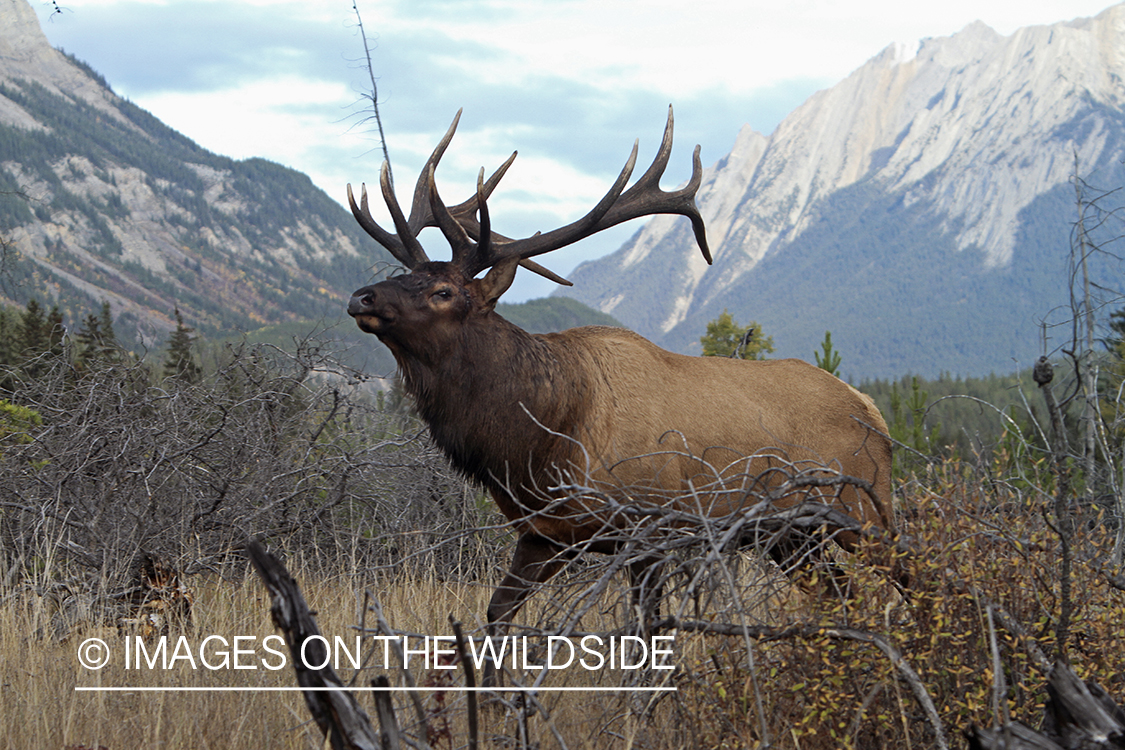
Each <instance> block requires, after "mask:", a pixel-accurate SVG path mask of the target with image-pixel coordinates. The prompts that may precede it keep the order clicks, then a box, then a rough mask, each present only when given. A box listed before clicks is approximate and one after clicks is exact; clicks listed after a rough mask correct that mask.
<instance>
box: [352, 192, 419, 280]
mask: <svg viewBox="0 0 1125 750" xmlns="http://www.w3.org/2000/svg"><path fill="white" fill-rule="evenodd" d="M361 190H362V192H361V194H360V204H359V205H358V206H357V205H356V203H355V196H354V195H353V194H352V186H351V183H348V205H349V206H351V209H352V216H354V217H355V220H356V221H357V222H359V225H360V226H361V227H363V229H364V231H365V232H367V233H368V234H369V235H371V238H372V239H374V240H375V241H376V242H378V243H379V244H380V245H382V246H383V247H385V248H386V249H387V250H388V251H389V252H390V254H391V255H393V256H394V258H395V260H397V261H398V262H399V263H402V264H403V265H404V266H406V267H407V268H414V266H416V265H417V264H418V263H424V262H425V261H426V257H425V256H426V254H425V253H422V255H421V258H418V257H417V256H416V255H415V254H414V253H412V252H411V251H410V250H408V249H407V246H406V245H405V244H404V243H403V241H402V240H401V239H399V238H398V237H396V236H395V235H393V234H391V233H390V232H388V231H387V230H385V229H383V228H382V227H381V226H379V225H378V224H377V223H376V222H375V219H374V218H372V216H371V210H370V209H369V208H368V207H367V185H361ZM419 249H421V248H419Z"/></svg>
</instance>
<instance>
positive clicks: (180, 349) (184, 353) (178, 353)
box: [164, 307, 202, 383]
mask: <svg viewBox="0 0 1125 750" xmlns="http://www.w3.org/2000/svg"><path fill="white" fill-rule="evenodd" d="M193 331H195V329H194V328H189V327H187V326H186V325H184V318H183V316H182V315H180V308H178V307H177V308H176V330H174V331H172V336H171V338H169V339H168V359H166V360H164V377H166V378H176V379H177V380H182V381H184V382H185V383H196V382H198V381H199V377H200V375H201V374H202V371H201V370H200V369H199V365H197V364H196V363H195V357H194V356H193V355H192V352H191V345H192V343H193V342H194V341H195V337H194V336H192V335H191V334H192V332H193Z"/></svg>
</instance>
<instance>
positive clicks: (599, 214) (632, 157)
mask: <svg viewBox="0 0 1125 750" xmlns="http://www.w3.org/2000/svg"><path fill="white" fill-rule="evenodd" d="M639 145H640V143H639V141H634V142H633V150H632V152H631V153H630V154H629V160H628V161H626V162H625V166H624V167H623V168H622V169H621V174H619V175H618V176H617V179H616V180H615V181H614V183H613V185H612V187H610V189H609V191H608V192H606V194H605V196H603V197H602V199H601V200H600V201H598V204H597V205H596V206H594V208H593V209H592V210H591V211H590V212H589V213H588V214H586V215H585V216H583V217H582V218H581V219H579V220H578V221H575V222H573V223H571V224H567V225H566V226H565V227H559V228H558V229H553V230H551V231H550V232H547V233H546V234H541V233H539V232H536V233H535V234H533V235H532V236H531V237H528V238H526V239H522V240H507V238H504V237H501V236H500V235H496V234H493V235H492V240H493V241H492V252H491V253H490V256H489V257H488V258H484V257H480V256H478V257H477V258H476V259H475V260H476V263H475V264H474V267H471V268H470V269H469V270H470V272H471V273H472V274H476V273H478V272H480V271H482V270H484V269H485V268H488V267H489V266H492V265H495V264H496V263H497V262H499V261H500V260H502V259H504V258H510V257H513V256H515V257H518V258H520V259H522V260H527V259H528V258H530V257H532V256H535V255H540V254H542V253H546V252H550V251H551V250H557V249H558V248H560V247H565V246H567V245H570V244H573V243H575V242H578V241H579V240H581V239H584V238H586V237H589V236H590V235H592V234H594V233H595V232H598V231H600V230H599V229H598V228H597V227H598V226H599V225H600V223H602V220H603V218H604V217H605V216H606V214H607V213H608V212H609V211H610V210H611V209H612V208H613V205H614V203H615V202H616V201H617V200H618V199H619V198H620V197H621V191H622V190H624V189H625V184H626V183H628V182H629V177H631V176H632V174H633V168H634V167H635V166H636V164H637V150H638V148H639ZM606 226H612V224H607V225H606ZM536 265H538V264H536ZM539 267H540V268H542V266H539ZM543 270H544V271H546V270H547V269H545V268H544V269H543ZM536 273H540V272H539V271H536ZM540 275H541V276H546V274H542V273H540ZM552 276H553V274H552ZM546 278H552V277H551V276H546ZM552 280H553V279H552Z"/></svg>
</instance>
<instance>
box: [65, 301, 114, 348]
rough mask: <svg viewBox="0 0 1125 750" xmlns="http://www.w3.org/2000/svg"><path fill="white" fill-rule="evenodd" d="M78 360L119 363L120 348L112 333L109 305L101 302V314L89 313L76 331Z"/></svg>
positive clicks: (111, 316) (111, 317)
mask: <svg viewBox="0 0 1125 750" xmlns="http://www.w3.org/2000/svg"><path fill="white" fill-rule="evenodd" d="M76 338H77V340H78V360H79V361H80V362H93V361H95V360H97V361H102V362H119V361H121V354H122V352H121V346H120V345H119V344H118V343H117V335H116V334H115V333H114V332H113V315H112V314H111V311H110V307H109V303H108V302H103V303H102V309H101V313H100V314H98V315H94V314H93V313H90V314H89V315H87V316H86V320H84V321H83V322H82V328H80V329H79V330H78V336H77V337H76Z"/></svg>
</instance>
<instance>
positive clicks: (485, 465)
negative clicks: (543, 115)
mask: <svg viewBox="0 0 1125 750" xmlns="http://www.w3.org/2000/svg"><path fill="white" fill-rule="evenodd" d="M459 118H460V112H458V115H457V118H455V119H454V120H453V124H452V125H451V126H450V128H449V130H448V131H447V132H446V134H445V136H444V137H443V138H442V140H441V142H440V143H439V144H438V146H437V148H436V149H435V150H434V152H433V154H432V155H431V156H430V158H429V160H428V161H427V162H426V164H425V166H424V167H423V169H422V174H421V176H420V177H419V179H418V182H417V185H416V186H415V189H414V199H413V204H412V206H411V210H410V216H409V217H407V216H405V215H404V214H403V212H402V209H401V208H400V206H399V204H398V201H397V199H396V198H395V194H394V191H393V188H392V185H391V180H390V172H389V167H388V165H387V164H386V163H384V164H383V168H382V172H381V176H380V184H381V188H382V193H383V198H384V200H385V201H386V204H387V208H388V209H389V211H390V215H391V218H392V220H393V221H394V228H395V230H396V232H395V233H394V234H392V233H390V232H388V231H387V230H385V229H383V228H382V227H380V226H379V225H378V224H377V223H376V222H375V221H374V220H373V219H372V217H371V213H370V211H369V210H368V206H367V191H366V187H365V188H364V189H363V193H362V198H361V200H360V203H359V205H356V202H355V199H354V196H353V195H352V189H351V185H349V186H348V200H349V203H350V205H351V209H352V212H353V213H354V214H355V217H356V219H357V220H358V221H359V223H360V224H361V225H362V226H363V228H364V229H365V230H366V231H367V232H368V233H369V234H370V235H371V236H372V237H373V238H374V239H375V240H376V241H377V242H378V243H379V244H380V245H382V246H383V247H385V248H386V249H387V250H389V251H390V252H391V254H392V255H393V256H394V257H395V258H396V259H397V260H398V261H399V262H400V263H402V264H403V265H404V266H406V267H407V268H408V269H409V270H410V273H408V274H405V275H401V276H396V277H393V278H389V279H386V280H384V281H381V282H379V283H377V284H373V285H371V286H366V287H363V288H362V289H360V290H358V291H357V292H356V293H355V294H354V295H353V296H352V298H351V301H350V302H349V304H348V313H349V314H350V315H352V316H353V317H354V318H355V321H356V324H357V325H358V326H359V327H360V329H362V330H364V331H366V332H368V333H373V334H375V335H376V336H377V337H378V338H379V340H380V341H382V342H383V343H384V344H386V346H387V347H388V348H389V349H390V350H391V352H392V353H393V354H394V357H395V360H396V361H397V363H398V367H399V372H400V375H401V378H402V383H403V386H404V388H405V390H406V391H407V392H408V393H409V394H410V395H411V396H412V397H413V399H414V402H415V404H416V406H417V410H418V412H419V414H420V415H421V416H422V418H423V419H424V420H425V421H426V423H427V424H428V425H429V427H430V431H431V433H432V436H433V439H434V441H435V442H436V443H437V445H438V446H440V448H441V449H442V450H443V451H444V452H445V454H446V455H447V456H448V457H449V459H450V460H451V461H452V463H453V464H454V466H456V467H457V468H458V469H459V470H460V471H461V472H463V473H464V474H465V475H467V476H468V477H470V478H472V479H474V480H476V481H477V482H479V483H480V484H482V485H483V486H484V487H485V488H487V489H488V490H489V492H490V493H491V494H492V497H493V498H494V499H495V501H496V504H497V505H498V506H499V507H500V510H501V511H502V512H503V513H504V515H505V516H507V517H508V518H509V519H510V520H511V521H512V523H513V525H514V527H515V528H516V530H517V531H518V533H519V538H518V541H517V542H516V548H515V555H514V559H513V561H512V565H511V569H510V571H509V572H508V574H507V576H506V577H505V578H504V580H503V581H502V582H501V583H500V585H499V587H498V588H497V589H496V591H495V592H494V593H493V595H492V599H491V602H490V604H489V607H488V622H489V625H490V628H492V629H495V628H496V626H497V623H506V622H508V621H509V620H510V618H511V617H512V616H513V615H514V614H515V612H516V611H517V610H518V609H519V607H520V606H521V605H522V604H523V602H524V600H525V599H526V598H527V596H528V594H529V593H531V590H532V588H533V587H534V586H535V585H537V584H540V583H543V582H545V581H547V580H548V579H549V578H551V577H552V576H553V575H554V574H555V573H556V572H558V570H559V569H560V568H561V567H562V566H563V565H564V564H565V563H566V561H567V560H568V559H570V558H572V557H573V555H574V554H575V552H574V550H575V545H580V546H581V548H582V549H587V550H593V551H597V552H606V553H612V552H614V551H615V550H616V549H617V548H618V546H619V544H620V540H619V539H618V538H617V536H616V535H613V534H608V533H607V529H611V528H612V524H613V521H612V520H611V518H610V516H611V514H610V513H609V511H608V510H607V509H608V507H609V506H608V505H603V506H601V508H600V510H599V507H598V506H597V505H596V503H595V501H593V500H591V496H587V497H584V498H582V499H578V498H568V497H566V496H565V494H562V493H561V492H560V490H559V489H558V487H559V483H560V478H561V477H564V476H567V475H568V474H570V475H576V474H577V475H581V476H583V477H584V478H585V481H586V482H587V484H588V486H589V485H592V486H595V487H600V488H601V495H600V497H602V498H616V499H617V500H619V501H621V502H632V503H636V502H638V498H640V502H649V503H653V502H668V500H667V498H675V497H677V496H680V497H683V493H684V492H685V488H687V487H689V486H691V485H692V483H693V482H694V483H695V484H694V486H696V487H699V486H700V484H701V476H700V475H702V474H708V473H710V474H711V478H712V479H713V476H714V473H713V469H712V468H710V467H714V466H716V465H719V464H720V463H722V464H723V465H724V466H728V467H734V466H736V465H737V464H738V461H739V460H740V459H741V460H742V462H743V463H742V465H741V469H740V472H742V474H743V475H744V476H757V477H759V480H758V481H759V489H760V488H761V486H765V487H769V486H771V485H774V484H777V483H780V482H781V481H783V478H782V477H783V474H784V472H778V471H776V469H777V466H779V465H782V464H784V465H787V466H792V465H793V464H794V463H797V462H810V461H812V462H816V464H817V465H818V466H821V467H826V468H828V467H830V469H831V470H835V471H837V472H839V474H842V475H847V476H851V477H858V478H860V479H861V480H865V481H866V482H867V483H869V487H868V488H867V489H866V490H865V491H861V490H859V489H857V487H856V486H855V485H850V486H844V487H842V488H841V487H837V489H836V491H834V492H833V493H827V494H826V495H825V497H826V498H827V499H826V500H825V502H831V503H833V504H834V506H835V507H836V508H838V509H841V510H843V511H844V512H845V513H846V514H848V515H849V516H851V517H852V518H854V519H857V520H861V521H863V522H867V521H870V522H872V523H874V524H876V525H878V526H880V527H882V528H883V529H885V530H887V531H891V530H893V521H892V517H891V514H890V513H889V512H888V511H887V509H886V506H885V503H887V502H889V500H890V497H891V493H890V479H891V446H890V442H889V440H888V439H887V437H886V436H885V433H886V424H885V423H884V422H883V419H882V417H881V416H880V414H879V412H878V410H877V409H876V408H875V406H874V404H873V403H872V401H871V400H870V399H869V398H867V397H866V396H864V395H863V394H861V393H859V392H858V391H856V390H855V389H853V388H852V387H851V386H849V385H847V384H845V383H844V382H843V381H841V380H839V379H837V378H836V377H834V376H832V375H830V374H828V373H827V372H825V371H824V370H821V369H819V368H817V367H813V366H812V365H809V364H807V363H805V362H803V361H800V360H796V359H788V360H772V361H742V360H734V359H725V358H715V357H706V358H704V357H691V356H685V355H681V354H674V353H672V352H668V351H665V350H664V349H661V348H659V347H657V346H656V345H654V344H652V343H650V342H649V341H647V340H646V339H644V338H642V337H641V336H639V335H637V334H635V333H632V332H630V331H627V330H624V329H620V328H610V327H604V326H589V327H584V328H575V329H571V330H568V331H563V332H561V333H552V334H545V335H532V334H529V333H527V332H526V331H523V330H522V329H520V328H518V327H516V326H515V325H513V324H511V323H509V322H508V321H506V320H505V319H504V318H502V317H500V315H498V314H497V313H496V311H495V307H496V303H497V300H499V299H500V296H501V295H502V294H504V292H505V291H506V290H507V289H508V287H509V286H510V285H511V283H512V280H513V279H514V277H515V273H516V268H517V267H518V266H523V267H524V268H527V269H529V270H531V271H534V272H536V273H539V274H541V275H543V276H546V277H547V278H550V279H552V280H554V281H556V282H559V283H563V284H569V282H567V281H566V280H565V279H562V278H561V277H558V276H556V275H555V274H553V273H552V272H550V271H548V270H547V269H545V268H543V267H542V266H540V265H538V264H537V263H536V262H535V261H533V260H531V258H533V257H535V256H538V255H541V254H543V253H547V252H550V251H552V250H556V249H558V248H561V247H563V246H566V245H569V244H571V243H574V242H577V241H579V240H581V239H583V238H585V237H589V236H590V235H592V234H594V233H596V232H599V231H602V230H603V229H606V228H608V227H611V226H614V225H615V224H619V223H621V222H624V221H628V220H630V219H634V218H638V217H641V216H648V215H653V214H660V213H671V214H681V215H683V216H686V217H688V218H689V219H690V220H691V223H692V227H693V229H694V232H695V239H696V241H697V242H698V244H699V247H700V249H701V250H702V252H703V255H704V257H705V258H706V259H707V262H708V263H710V262H711V254H710V251H709V249H708V247H707V238H706V234H705V232H704V225H703V219H702V217H701V216H700V214H699V210H698V208H697V207H696V205H695V193H696V191H697V190H698V188H699V185H700V181H701V178H702V167H701V165H700V158H699V147H698V146H696V148H695V154H694V158H693V169H692V176H691V179H690V180H689V181H688V184H687V185H686V186H685V187H683V188H681V189H679V190H676V191H672V192H665V191H663V190H661V188H660V185H659V181H660V178H661V176H662V175H663V173H664V169H665V167H666V165H667V163H668V158H669V155H670V153H671V149H672V111H671V108H669V111H668V123H667V126H666V127H665V130H664V138H663V142H662V143H661V145H660V150H659V152H658V153H657V156H656V159H655V160H654V162H653V164H652V166H651V167H649V169H648V171H646V172H645V173H644V175H643V176H642V177H641V178H640V179H639V180H638V181H637V182H636V184H634V185H633V186H632V187H631V188H629V189H628V190H626V189H625V185H626V184H627V183H628V181H629V178H630V175H631V174H632V171H633V167H634V165H635V163H636V158H637V145H636V144H634V146H633V151H632V154H631V155H630V156H629V159H628V161H627V163H626V164H625V167H624V169H622V171H621V174H620V175H619V176H618V178H617V180H616V181H615V182H614V184H613V187H611V188H610V190H609V192H608V193H607V194H606V195H605V197H604V198H602V200H601V201H600V202H599V203H598V204H597V206H595V207H594V209H593V210H592V211H590V212H589V213H588V214H586V215H585V216H583V217H582V218H581V219H579V220H577V221H575V222H574V223H572V224H569V225H567V226H564V227H561V228H558V229H555V230H553V231H550V232H547V233H546V234H540V233H536V234H535V235H532V236H531V237H527V238H523V239H511V238H508V237H505V236H503V235H500V234H497V233H496V232H494V231H492V229H491V222H490V219H489V212H488V206H487V199H488V197H489V196H490V195H491V194H492V192H493V190H495V188H496V185H497V183H498V182H499V180H500V178H501V177H502V176H503V175H504V173H505V171H506V170H507V169H508V167H509V166H510V165H511V163H512V160H513V159H514V158H515V156H516V155H515V154H514V153H513V154H512V156H511V158H509V159H508V160H507V161H506V162H505V163H504V164H503V165H502V166H501V167H500V168H499V169H498V170H497V171H496V172H495V173H494V174H493V175H492V176H491V177H490V178H489V179H488V180H485V179H484V170H483V169H482V170H481V172H480V176H479V177H478V178H477V190H476V195H475V196H472V197H470V198H469V199H468V200H466V201H465V202H463V203H461V204H459V205H456V206H452V207H447V206H446V205H445V204H444V203H443V202H442V200H441V198H440V197H439V196H438V191H437V186H436V184H435V180H434V170H435V168H436V166H437V163H438V161H439V160H440V159H441V156H442V154H443V153H444V152H445V149H446V147H447V146H448V145H449V142H450V140H451V139H452V137H453V134H454V131H455V130H456V128H457V122H458V119H459ZM430 226H436V227H438V228H440V230H441V232H442V233H443V234H444V236H445V238H446V240H447V241H448V242H449V244H450V245H451V246H452V251H453V254H452V259H451V260H450V261H448V262H443V261H431V260H430V259H429V258H428V257H427V255H426V253H425V251H424V250H423V249H422V246H421V244H420V242H419V241H418V234H419V232H421V231H422V229H424V228H426V227H430ZM482 271H487V273H485V274H484V275H483V276H482V277H480V278H477V275H478V274H480V273H481V272H482ZM704 457H706V460H705V458H704ZM743 457H747V458H743ZM771 467H772V469H773V471H771ZM703 481H704V482H705V481H706V479H704V480H703ZM552 488H555V489H554V491H553V492H552ZM593 496H599V495H597V493H594V495H593ZM738 497H741V498H742V499H741V500H736V499H732V498H738ZM746 497H747V495H746V493H743V494H742V495H741V496H739V495H738V494H737V493H735V494H731V493H727V494H724V495H722V498H721V499H718V500H716V501H714V502H712V504H711V506H710V507H709V508H708V509H707V511H706V512H707V513H709V514H710V515H714V516H719V515H726V514H730V513H733V512H735V511H737V510H738V509H739V507H741V505H740V503H741V504H748V503H750V502H753V501H748V500H746ZM662 498H664V499H663V500H662ZM798 501H799V500H798V499H796V498H790V499H789V502H798ZM784 502H785V499H783V501H782V503H781V504H784ZM591 503H595V505H594V506H592V505H591ZM548 508H549V509H550V512H545V511H546V510H547V509H548ZM836 538H837V539H838V541H839V542H840V543H841V544H842V545H843V546H844V547H845V548H851V547H853V546H854V543H855V542H856V541H857V536H856V534H854V533H841V534H839V535H838V536H837V537H836ZM772 553H773V554H775V556H783V555H785V554H791V553H792V550H791V549H790V550H789V551H788V552H786V551H785V549H784V546H782V545H779V546H778V547H776V548H775V549H774V550H772ZM646 569H647V565H646V564H645V561H642V562H640V563H637V564H634V565H633V566H632V567H631V570H630V572H631V574H632V577H633V586H634V596H636V595H637V594H638V587H639V583H638V581H639V579H640V578H641V577H642V576H643V575H644V574H645V571H646ZM657 595H658V594H657Z"/></svg>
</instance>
